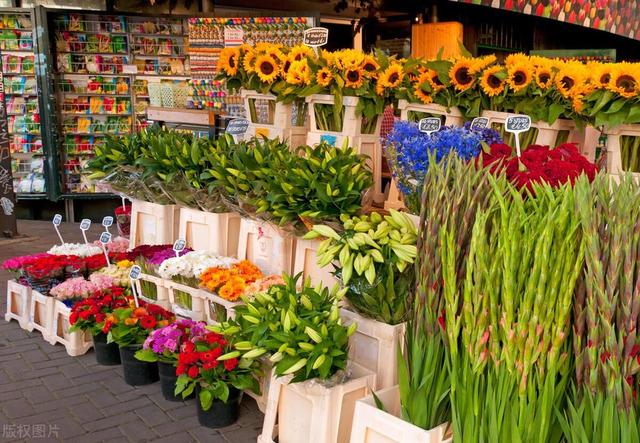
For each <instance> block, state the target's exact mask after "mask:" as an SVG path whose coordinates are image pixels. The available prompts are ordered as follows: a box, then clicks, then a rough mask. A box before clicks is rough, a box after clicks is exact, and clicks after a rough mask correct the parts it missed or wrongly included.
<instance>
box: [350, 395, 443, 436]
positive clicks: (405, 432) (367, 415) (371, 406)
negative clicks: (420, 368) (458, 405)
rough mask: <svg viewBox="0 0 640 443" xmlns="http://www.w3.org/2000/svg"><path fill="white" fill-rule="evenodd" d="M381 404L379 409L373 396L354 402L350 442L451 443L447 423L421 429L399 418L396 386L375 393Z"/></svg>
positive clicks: (398, 400)
mask: <svg viewBox="0 0 640 443" xmlns="http://www.w3.org/2000/svg"><path fill="white" fill-rule="evenodd" d="M376 396H377V397H378V399H380V401H381V402H382V404H383V405H384V410H381V409H378V407H377V405H376V402H375V399H374V397H373V395H369V396H367V397H364V398H361V399H359V400H358V401H356V408H355V413H354V415H353V428H352V430H351V443H450V442H451V441H452V437H451V436H450V435H449V432H448V427H449V424H448V423H444V424H442V425H440V426H437V427H435V428H433V429H430V430H428V431H427V430H424V429H422V428H419V427H418V426H415V425H413V424H411V423H409V422H406V421H404V420H402V419H401V418H400V414H401V405H400V392H399V389H398V386H397V385H395V386H391V387H389V388H387V389H383V390H381V391H378V392H376Z"/></svg>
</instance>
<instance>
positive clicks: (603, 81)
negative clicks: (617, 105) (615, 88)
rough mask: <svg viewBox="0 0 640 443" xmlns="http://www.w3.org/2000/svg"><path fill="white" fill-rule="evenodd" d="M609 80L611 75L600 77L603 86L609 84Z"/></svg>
mask: <svg viewBox="0 0 640 443" xmlns="http://www.w3.org/2000/svg"><path fill="white" fill-rule="evenodd" d="M610 80H611V74H608V73H607V74H602V75H601V76H600V83H602V84H603V85H606V84H607V83H609V81H610Z"/></svg>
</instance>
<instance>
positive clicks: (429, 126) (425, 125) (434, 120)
mask: <svg viewBox="0 0 640 443" xmlns="http://www.w3.org/2000/svg"><path fill="white" fill-rule="evenodd" d="M441 125H442V122H441V121H440V118H438V117H427V118H423V119H422V120H420V121H419V122H418V129H419V130H420V132H426V133H427V134H429V135H431V134H432V133H434V132H436V131H438V130H440V126H441Z"/></svg>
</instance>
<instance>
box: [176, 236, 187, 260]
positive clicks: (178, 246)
mask: <svg viewBox="0 0 640 443" xmlns="http://www.w3.org/2000/svg"><path fill="white" fill-rule="evenodd" d="M186 245H187V242H185V241H184V240H183V239H181V238H179V239H178V240H176V241H175V243H174V244H173V251H174V252H175V253H176V257H180V251H184V248H185V246H186Z"/></svg>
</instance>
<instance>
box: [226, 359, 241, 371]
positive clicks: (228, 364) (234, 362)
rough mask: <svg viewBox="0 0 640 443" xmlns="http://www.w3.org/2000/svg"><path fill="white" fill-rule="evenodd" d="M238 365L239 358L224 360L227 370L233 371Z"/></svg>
mask: <svg viewBox="0 0 640 443" xmlns="http://www.w3.org/2000/svg"><path fill="white" fill-rule="evenodd" d="M236 366H238V359H237V358H230V359H229V360H225V361H224V368H225V369H226V370H227V371H233V370H234V369H235V368H236Z"/></svg>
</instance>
